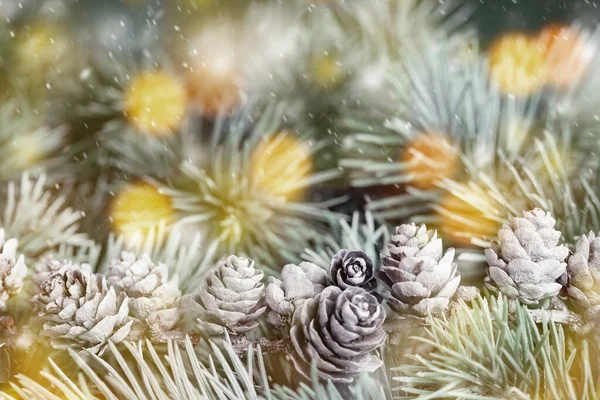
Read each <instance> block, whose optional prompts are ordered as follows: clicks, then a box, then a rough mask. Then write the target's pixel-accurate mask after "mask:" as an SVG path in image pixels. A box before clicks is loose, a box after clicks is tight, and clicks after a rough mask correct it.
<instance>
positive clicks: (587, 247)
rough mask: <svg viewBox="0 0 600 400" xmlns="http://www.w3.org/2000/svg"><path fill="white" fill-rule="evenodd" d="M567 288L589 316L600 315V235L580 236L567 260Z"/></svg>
mask: <svg viewBox="0 0 600 400" xmlns="http://www.w3.org/2000/svg"><path fill="white" fill-rule="evenodd" d="M566 289H567V290H566V291H567V294H568V295H569V298H570V299H571V300H572V301H573V303H574V304H575V305H576V306H577V307H578V308H579V309H581V310H583V311H584V312H585V314H586V316H587V317H588V318H592V319H595V320H597V319H598V317H600V237H597V236H596V235H595V234H594V233H593V232H590V233H588V234H587V235H583V236H581V237H580V238H579V240H578V241H577V244H576V245H575V250H574V252H573V254H572V255H571V256H570V257H569V259H568V261H567V288H566Z"/></svg>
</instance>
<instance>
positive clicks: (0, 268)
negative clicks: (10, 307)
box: [0, 229, 27, 311]
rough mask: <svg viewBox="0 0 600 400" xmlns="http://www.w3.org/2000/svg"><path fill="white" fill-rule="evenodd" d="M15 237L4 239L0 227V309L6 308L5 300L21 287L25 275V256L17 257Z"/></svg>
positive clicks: (18, 291) (17, 292)
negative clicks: (0, 251)
mask: <svg viewBox="0 0 600 400" xmlns="http://www.w3.org/2000/svg"><path fill="white" fill-rule="evenodd" d="M18 244H19V242H18V241H17V239H8V240H6V241H5V239H4V229H0V248H1V249H2V253H0V311H5V310H6V302H7V301H8V299H9V298H10V297H13V296H16V295H18V294H19V293H20V292H21V289H22V288H23V280H24V279H25V276H27V266H25V258H24V257H23V255H22V254H21V255H19V257H18V258H17V246H18Z"/></svg>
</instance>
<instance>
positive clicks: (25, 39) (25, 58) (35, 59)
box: [15, 22, 73, 78]
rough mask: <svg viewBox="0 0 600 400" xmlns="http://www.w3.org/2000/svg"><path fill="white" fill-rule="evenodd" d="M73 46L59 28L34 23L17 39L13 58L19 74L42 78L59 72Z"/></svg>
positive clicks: (52, 25)
mask: <svg viewBox="0 0 600 400" xmlns="http://www.w3.org/2000/svg"><path fill="white" fill-rule="evenodd" d="M72 47H73V44H72V42H71V41H70V40H69V38H68V36H67V35H66V34H65V33H64V32H63V31H62V30H61V29H60V27H58V26H56V25H54V24H50V23H41V22H39V23H35V24H33V25H31V28H30V29H26V30H23V31H21V32H20V33H19V36H18V37H17V43H16V46H15V57H16V61H17V62H18V64H19V66H20V68H21V71H20V72H21V73H26V74H31V75H35V76H34V77H35V78H44V77H47V76H48V73H49V72H54V73H56V72H60V71H61V70H62V69H64V65H63V63H64V61H66V60H68V57H67V55H68V54H69V52H70V51H71V50H72Z"/></svg>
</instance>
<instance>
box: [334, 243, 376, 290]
mask: <svg viewBox="0 0 600 400" xmlns="http://www.w3.org/2000/svg"><path fill="white" fill-rule="evenodd" d="M329 274H330V276H331V281H332V282H333V284H334V285H336V286H338V287H340V288H342V289H346V288H349V287H351V286H357V287H361V288H363V289H365V290H366V291H367V292H372V291H374V290H375V289H376V288H377V280H376V279H375V274H374V272H373V261H371V259H370V258H369V256H368V255H367V254H366V253H364V252H362V251H349V250H340V251H338V253H337V254H336V255H335V256H333V259H332V260H331V266H330V267H329Z"/></svg>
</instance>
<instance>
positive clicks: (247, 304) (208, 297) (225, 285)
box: [194, 255, 267, 335]
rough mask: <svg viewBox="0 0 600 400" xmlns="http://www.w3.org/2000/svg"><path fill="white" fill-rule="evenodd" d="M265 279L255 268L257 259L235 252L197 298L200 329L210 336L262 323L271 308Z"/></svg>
mask: <svg viewBox="0 0 600 400" xmlns="http://www.w3.org/2000/svg"><path fill="white" fill-rule="evenodd" d="M262 280H263V272H262V271H261V270H258V269H255V268H254V261H253V260H250V259H248V258H238V257H236V256H233V255H232V256H229V257H227V259H226V260H224V261H221V262H220V263H219V266H218V267H217V268H216V269H214V270H213V271H211V272H210V273H209V274H208V276H207V277H206V284H205V285H204V286H203V287H202V288H201V290H200V294H198V295H196V296H195V297H194V300H195V301H196V303H197V304H198V305H199V307H198V311H199V314H200V317H199V318H198V324H199V326H200V328H201V329H202V330H203V331H205V332H206V333H207V334H209V335H220V334H223V333H224V332H225V330H226V329H228V330H229V331H231V332H234V333H243V332H247V331H250V330H252V329H254V328H255V327H256V326H258V323H259V321H258V319H259V318H260V316H261V315H262V314H263V313H264V312H265V311H266V309H267V307H266V306H265V305H264V294H265V285H264V284H263V283H262Z"/></svg>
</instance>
